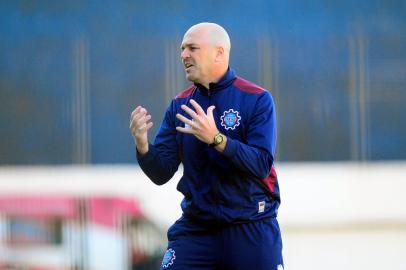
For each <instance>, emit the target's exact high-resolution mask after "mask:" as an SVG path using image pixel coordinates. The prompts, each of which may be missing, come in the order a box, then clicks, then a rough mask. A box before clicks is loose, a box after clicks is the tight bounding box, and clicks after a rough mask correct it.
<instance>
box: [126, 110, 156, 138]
mask: <svg viewBox="0 0 406 270" xmlns="http://www.w3.org/2000/svg"><path fill="white" fill-rule="evenodd" d="M150 120H151V115H150V114H148V111H147V110H146V109H145V108H143V107H141V106H138V107H137V108H136V109H135V110H134V111H133V112H132V113H131V119H130V129H131V131H132V132H133V133H134V134H135V133H137V131H140V132H141V131H147V130H149V129H150V128H151V127H152V125H153V123H152V122H150Z"/></svg>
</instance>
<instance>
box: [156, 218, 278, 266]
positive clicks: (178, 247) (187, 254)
mask: <svg viewBox="0 0 406 270" xmlns="http://www.w3.org/2000/svg"><path fill="white" fill-rule="evenodd" d="M182 226H185V221H178V222H177V223H175V224H174V225H173V226H172V227H171V228H170V229H169V231H168V240H169V242H168V249H167V251H166V253H165V255H164V258H163V261H162V265H161V270H250V269H255V270H282V269H283V259H282V239H281V233H280V229H279V225H278V221H277V220H276V219H275V218H267V219H263V220H259V221H255V222H250V223H243V224H236V225H230V226H224V227H219V228H216V229H210V230H202V229H201V228H199V227H198V225H197V228H196V229H191V230H187V232H185V231H184V230H180V229H179V227H182ZM189 228H190V226H189Z"/></svg>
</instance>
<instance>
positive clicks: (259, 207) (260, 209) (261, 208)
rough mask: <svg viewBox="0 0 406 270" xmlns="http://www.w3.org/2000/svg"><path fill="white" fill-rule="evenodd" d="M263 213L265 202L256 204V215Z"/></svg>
mask: <svg viewBox="0 0 406 270" xmlns="http://www.w3.org/2000/svg"><path fill="white" fill-rule="evenodd" d="M264 211H265V202H264V201H261V202H258V213H263V212H264Z"/></svg>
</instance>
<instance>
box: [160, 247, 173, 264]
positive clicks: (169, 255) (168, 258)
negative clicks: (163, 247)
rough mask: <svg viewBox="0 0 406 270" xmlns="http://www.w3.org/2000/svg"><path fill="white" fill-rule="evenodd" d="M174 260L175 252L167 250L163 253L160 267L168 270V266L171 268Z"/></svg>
mask: <svg viewBox="0 0 406 270" xmlns="http://www.w3.org/2000/svg"><path fill="white" fill-rule="evenodd" d="M175 259H176V256H175V250H173V249H171V248H170V249H168V250H167V251H166V252H165V255H164V259H163V260H162V267H163V268H168V267H169V266H171V265H172V264H173V262H174V261H175Z"/></svg>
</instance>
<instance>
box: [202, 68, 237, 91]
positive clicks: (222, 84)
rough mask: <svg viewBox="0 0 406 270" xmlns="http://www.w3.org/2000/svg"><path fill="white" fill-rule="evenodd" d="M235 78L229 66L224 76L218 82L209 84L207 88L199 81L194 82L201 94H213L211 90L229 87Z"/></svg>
mask: <svg viewBox="0 0 406 270" xmlns="http://www.w3.org/2000/svg"><path fill="white" fill-rule="evenodd" d="M235 78H236V75H235V71H234V70H233V69H232V68H230V67H229V68H228V69H227V72H226V74H224V76H223V77H222V78H221V79H220V80H219V81H218V82H216V83H210V84H209V89H207V88H206V87H204V86H203V85H201V84H199V83H195V85H196V86H197V88H198V89H199V91H200V92H201V93H202V94H208V93H210V94H213V92H216V91H220V90H223V89H225V88H227V87H229V86H230V85H231V84H232V83H233V82H234V80H235Z"/></svg>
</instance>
